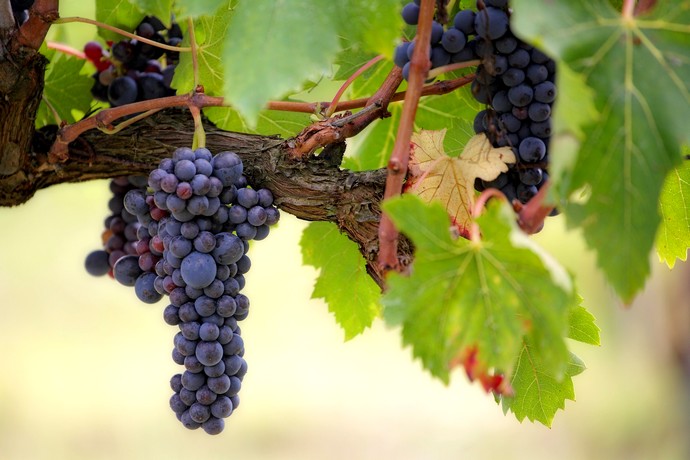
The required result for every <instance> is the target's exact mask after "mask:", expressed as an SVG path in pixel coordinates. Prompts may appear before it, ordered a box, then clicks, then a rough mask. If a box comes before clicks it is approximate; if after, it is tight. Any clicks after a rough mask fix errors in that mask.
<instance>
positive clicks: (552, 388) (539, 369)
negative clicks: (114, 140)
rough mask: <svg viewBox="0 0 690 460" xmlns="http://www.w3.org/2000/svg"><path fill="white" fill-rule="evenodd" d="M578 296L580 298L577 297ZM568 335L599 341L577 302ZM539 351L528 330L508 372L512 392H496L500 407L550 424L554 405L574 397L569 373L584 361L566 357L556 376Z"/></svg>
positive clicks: (579, 370)
mask: <svg viewBox="0 0 690 460" xmlns="http://www.w3.org/2000/svg"><path fill="white" fill-rule="evenodd" d="M580 300H581V299H580ZM568 338H570V339H572V340H577V341H579V342H583V343H588V344H590V345H599V343H600V342H599V328H598V327H597V325H596V324H595V323H594V316H593V315H592V314H591V313H589V312H588V311H587V310H586V309H585V308H584V307H581V306H579V305H576V306H574V307H573V308H571V309H570V312H569V315H568ZM542 353H543V351H542V350H540V349H539V347H537V346H536V345H535V340H534V338H533V336H532V334H530V335H528V336H527V337H525V340H524V343H523V345H522V349H521V350H520V355H519V356H518V359H517V362H516V364H515V370H514V372H513V375H512V376H511V380H510V385H511V387H512V389H513V395H500V396H499V398H500V400H501V402H502V406H503V411H504V412H507V411H508V410H511V411H512V412H513V413H514V414H515V417H517V419H518V420H520V421H522V420H524V418H525V417H527V418H528V419H529V420H530V421H532V422H533V421H535V420H536V421H538V422H540V423H543V424H544V425H546V426H551V422H552V420H553V417H554V415H555V414H556V412H557V411H558V409H563V408H565V401H566V400H567V399H570V400H572V401H574V400H575V392H574V389H573V381H572V377H574V376H576V375H578V374H580V373H582V372H583V371H584V370H585V364H584V363H583V362H582V360H580V358H578V357H577V356H576V355H575V354H573V353H570V359H569V362H568V366H567V368H566V371H565V375H564V376H560V377H559V376H556V375H554V374H553V373H552V372H551V371H549V370H548V369H547V366H545V365H544V360H543V357H542Z"/></svg>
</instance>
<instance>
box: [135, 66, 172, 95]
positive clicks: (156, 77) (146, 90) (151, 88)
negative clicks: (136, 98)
mask: <svg viewBox="0 0 690 460" xmlns="http://www.w3.org/2000/svg"><path fill="white" fill-rule="evenodd" d="M137 84H138V85H139V95H140V97H141V99H143V100H145V101H146V100H150V99H158V98H161V97H165V96H167V94H168V90H167V89H166V87H165V84H164V83H163V76H162V75H161V74H158V73H151V72H146V73H144V74H143V75H141V76H140V77H139V79H138V80H137Z"/></svg>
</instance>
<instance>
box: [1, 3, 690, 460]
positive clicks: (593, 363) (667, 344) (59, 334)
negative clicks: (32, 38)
mask: <svg viewBox="0 0 690 460" xmlns="http://www.w3.org/2000/svg"><path fill="white" fill-rule="evenodd" d="M85 5H86V6H85ZM89 8H93V5H88V4H87V2H85V3H81V2H79V4H77V2H62V5H61V15H62V16H70V15H82V16H87V17H94V14H93V10H92V9H91V10H89ZM51 34H52V35H51V37H52V38H54V39H59V40H60V41H62V42H65V43H71V44H73V46H75V47H81V45H82V44H83V43H84V42H85V41H86V40H88V39H90V38H91V37H93V36H94V34H95V28H94V27H92V26H84V25H79V24H70V25H69V26H59V27H56V28H54V30H53V31H52V32H51ZM108 198H109V192H108V186H107V181H93V182H90V183H84V184H68V185H61V186H56V187H52V188H50V189H48V190H43V191H40V192H38V193H37V195H36V196H35V197H34V198H33V199H32V200H31V201H30V202H29V203H27V204H25V205H22V206H19V207H16V208H0V305H2V309H1V310H0V311H1V312H2V316H1V317H0V318H1V319H0V350H2V353H3V355H2V365H3V370H2V372H0V459H2V460H6V459H12V460H14V459H22V460H23V459H70V460H71V459H125V458H126V459H158V458H161V459H178V458H179V459H189V458H205V459H209V460H211V459H216V458H217V459H225V458H241V459H456V458H481V459H484V458H486V459H493V458H499V457H500V458H510V459H547V458H549V459H551V458H554V457H556V458H559V459H649V458H654V459H687V458H690V447H689V441H688V433H690V403H689V400H688V398H689V396H688V395H689V394H690V383H689V379H690V375H687V374H684V373H683V371H682V367H681V366H679V359H678V356H677V354H674V348H673V344H674V343H675V344H676V345H675V347H676V348H675V349H676V350H677V349H678V348H679V347H683V346H686V347H687V346H688V340H689V339H688V330H689V329H690V319H689V316H688V315H689V313H688V312H689V311H690V300H688V299H689V298H690V295H688V293H687V290H688V284H690V283H689V282H688V281H689V280H690V270H688V268H687V267H684V266H683V265H682V264H681V265H679V266H677V268H676V269H675V270H674V271H672V272H670V271H669V270H668V269H667V268H666V267H665V266H663V265H661V264H659V263H658V261H657V260H656V258H655V257H654V256H652V257H653V261H652V264H653V266H654V276H653V279H652V280H651V281H650V282H649V284H648V286H647V288H646V290H645V291H644V293H643V294H642V295H640V296H639V297H638V299H637V300H636V302H635V303H634V304H633V305H631V306H629V307H625V306H623V305H621V304H620V303H619V302H618V301H617V300H615V298H614V297H613V295H612V294H611V291H610V290H609V289H608V288H607V287H606V286H605V284H604V283H603V281H602V279H601V275H600V274H599V273H598V272H597V271H596V269H595V262H594V258H593V255H592V254H591V253H590V252H588V251H587V250H586V249H585V247H584V245H583V243H582V240H581V238H580V235H579V234H578V233H573V232H566V230H565V228H564V224H563V221H562V219H561V218H560V217H556V218H551V219H549V221H548V222H547V228H546V230H545V231H543V232H542V233H541V234H540V235H538V236H537V237H536V238H537V240H539V242H540V243H541V244H542V245H543V246H545V247H546V249H547V250H549V251H551V252H553V253H554V254H555V255H556V256H557V257H558V259H559V260H560V261H561V262H562V263H563V264H564V265H565V266H567V267H568V269H570V270H571V271H572V272H573V273H574V274H575V275H576V277H577V279H578V282H579V285H580V288H581V292H582V295H583V297H584V299H585V301H584V304H585V306H587V308H589V309H590V311H592V313H594V314H595V316H596V317H597V319H598V324H599V325H600V327H601V328H602V344H603V345H602V346H601V347H599V348H597V347H591V346H585V345H581V346H580V344H574V351H575V352H576V353H577V354H578V355H579V356H580V357H581V358H582V359H583V360H584V361H585V363H586V364H587V366H588V370H587V371H586V372H584V373H583V374H581V375H580V376H577V377H576V378H575V379H574V381H575V390H576V394H577V400H578V401H577V402H576V403H575V402H571V401H569V402H567V403H566V410H565V411H564V412H559V413H558V414H557V416H556V418H555V421H554V425H553V428H551V429H548V428H545V427H543V426H541V425H533V424H531V423H529V422H527V421H525V422H524V423H522V424H520V423H518V422H517V421H516V420H515V418H514V417H513V416H512V415H510V414H509V415H507V416H504V415H503V414H502V412H501V410H500V408H499V407H498V406H497V405H496V404H495V403H494V401H493V398H492V397H491V396H488V395H486V394H485V393H484V392H483V391H482V390H481V389H480V387H479V385H472V384H469V383H468V382H467V380H466V378H465V376H464V375H463V374H462V373H461V372H459V371H458V372H457V373H456V374H455V375H454V379H453V383H452V384H451V385H450V386H448V387H445V386H443V385H442V384H441V383H439V382H437V381H434V380H432V379H431V378H430V377H429V376H428V375H427V374H426V373H425V372H424V371H423V370H422V369H421V366H420V365H419V363H418V362H416V361H413V360H412V358H411V354H410V351H409V350H408V349H401V347H400V336H399V334H398V331H397V330H390V329H387V328H386V327H385V326H384V325H383V324H382V322H381V321H377V322H376V323H375V325H374V327H373V328H372V329H371V330H368V331H366V332H365V333H364V334H363V335H362V336H360V337H358V338H355V339H354V340H352V341H350V342H347V343H344V342H343V334H342V331H341V330H339V328H338V327H337V325H336V324H335V321H334V320H333V317H332V316H331V315H330V314H329V313H328V311H327V307H326V305H324V304H323V302H321V301H316V300H310V294H311V289H312V286H313V283H314V279H315V276H316V272H315V271H314V270H313V269H312V268H310V267H303V266H301V255H300V250H299V245H298V242H299V238H300V234H301V230H302V228H303V227H304V225H305V224H304V223H303V222H300V221H297V220H296V219H294V218H292V217H291V216H289V215H285V214H283V218H282V220H281V223H280V225H279V227H278V228H276V229H274V230H273V232H272V234H271V236H270V237H269V238H268V239H267V240H265V241H262V242H260V243H257V244H255V245H254V246H253V247H252V250H251V252H250V256H251V258H252V266H253V269H252V271H251V272H250V273H249V274H248V276H247V287H246V289H245V292H246V294H247V295H248V296H249V298H250V299H251V302H252V309H251V314H250V316H249V318H248V319H247V320H246V321H244V323H243V324H242V332H243V337H244V338H245V343H246V347H247V353H246V356H245V357H246V359H247V360H248V363H249V373H248V374H247V376H246V378H245V380H244V385H243V388H242V391H241V393H240V397H241V401H242V402H241V405H240V407H239V408H238V410H237V412H236V413H235V414H233V415H232V416H231V417H230V418H229V419H228V420H227V425H226V430H225V431H224V432H223V433H222V434H221V435H219V436H216V437H210V436H208V435H206V434H205V433H203V432H202V431H200V430H199V431H193V432H190V431H188V430H186V429H184V428H183V427H182V426H181V424H180V423H179V422H178V421H177V420H176V418H175V416H174V414H173V413H172V411H171V410H170V408H169V407H168V399H169V397H170V395H171V393H172V392H171V390H170V388H169V385H168V382H169V379H170V377H171V376H172V375H173V374H175V373H177V372H179V371H180V366H177V365H176V364H174V363H173V362H172V360H171V358H170V352H171V350H172V346H173V342H172V339H173V336H174V334H175V332H176V328H173V327H170V326H168V325H166V324H165V323H164V322H163V320H162V310H163V308H164V307H165V304H164V303H163V302H160V303H159V304H157V305H144V304H142V303H140V302H139V301H138V300H137V299H136V297H135V295H134V293H133V292H132V290H131V289H129V288H125V287H123V286H120V285H118V284H117V283H116V282H115V281H113V280H111V279H109V278H107V277H106V278H93V277H90V276H89V275H87V274H86V272H85V271H84V269H83V260H84V257H85V256H86V254H87V253H88V252H90V251H91V250H93V249H97V248H98V247H99V244H100V234H101V232H102V229H103V219H104V218H105V217H106V215H107V212H108V211H107V201H108ZM679 325H680V326H681V327H678V326H679ZM679 331H680V332H679ZM683 333H684V334H685V336H684V339H683V338H677V336H674V335H673V334H681V335H682V334H683ZM674 337H676V338H675V339H674ZM674 340H675V342H674ZM683 340H685V342H683ZM678 343H681V345H677V344H678ZM682 344H685V345H682ZM685 352H686V353H687V354H686V355H685V357H686V359H687V356H690V350H688V349H685ZM687 368H690V365H688V367H686V369H687Z"/></svg>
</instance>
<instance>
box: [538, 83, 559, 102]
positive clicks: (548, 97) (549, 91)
mask: <svg viewBox="0 0 690 460" xmlns="http://www.w3.org/2000/svg"><path fill="white" fill-rule="evenodd" d="M555 99H556V85H554V84H553V82H550V81H545V82H542V83H539V84H538V85H536V86H535V87H534V100H535V101H538V102H543V103H545V104H549V103H551V102H553V101H554V100H555Z"/></svg>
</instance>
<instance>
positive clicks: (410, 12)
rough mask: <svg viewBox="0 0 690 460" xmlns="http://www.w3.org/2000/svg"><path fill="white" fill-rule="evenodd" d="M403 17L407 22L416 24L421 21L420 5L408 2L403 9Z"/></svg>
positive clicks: (412, 24)
mask: <svg viewBox="0 0 690 460" xmlns="http://www.w3.org/2000/svg"><path fill="white" fill-rule="evenodd" d="M402 18H403V21H405V22H406V23H407V24H409V25H411V26H414V25H417V23H418V22H419V5H416V4H414V3H413V2H410V3H408V4H407V5H405V6H404V7H403V9H402Z"/></svg>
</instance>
